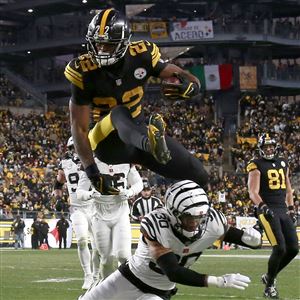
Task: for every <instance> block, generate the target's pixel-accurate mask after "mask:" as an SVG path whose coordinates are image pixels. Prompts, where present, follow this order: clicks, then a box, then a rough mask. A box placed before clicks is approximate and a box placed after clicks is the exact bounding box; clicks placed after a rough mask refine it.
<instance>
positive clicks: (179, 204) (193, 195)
mask: <svg viewBox="0 0 300 300" xmlns="http://www.w3.org/2000/svg"><path fill="white" fill-rule="evenodd" d="M165 205H166V208H167V210H168V212H169V214H170V219H171V224H172V227H173V228H174V229H175V230H176V231H177V232H179V233H180V234H181V235H183V236H185V237H186V238H189V239H193V240H195V239H198V238H200V237H201V236H202V234H203V233H204V230H205V228H206V226H207V221H208V218H209V210H210V205H209V201H208V198H207V195H206V193H205V191H204V190H203V189H202V188H201V187H200V186H199V185H198V184H197V183H195V182H193V181H191V180H182V181H179V182H176V183H175V184H173V185H171V186H170V187H169V188H168V190H167V192H166V194H165Z"/></svg>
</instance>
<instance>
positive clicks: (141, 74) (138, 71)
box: [134, 68, 147, 79]
mask: <svg viewBox="0 0 300 300" xmlns="http://www.w3.org/2000/svg"><path fill="white" fill-rule="evenodd" d="M146 75H147V71H146V70H145V69H144V68H137V69H135V71H134V77H135V78H136V79H143V78H145V76H146Z"/></svg>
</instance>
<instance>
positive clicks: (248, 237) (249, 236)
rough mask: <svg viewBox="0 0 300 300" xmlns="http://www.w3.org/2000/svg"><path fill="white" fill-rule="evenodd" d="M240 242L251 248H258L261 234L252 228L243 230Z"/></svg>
mask: <svg viewBox="0 0 300 300" xmlns="http://www.w3.org/2000/svg"><path fill="white" fill-rule="evenodd" d="M241 240H242V241H243V242H244V243H245V244H247V245H249V246H252V247H258V246H259V245H260V244H261V234H260V232H259V231H258V230H256V229H255V228H253V227H250V228H247V229H245V230H244V233H243V235H242V238H241Z"/></svg>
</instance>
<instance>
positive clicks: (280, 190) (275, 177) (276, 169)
mask: <svg viewBox="0 0 300 300" xmlns="http://www.w3.org/2000/svg"><path fill="white" fill-rule="evenodd" d="M246 169H247V172H248V173H250V172H251V171H253V170H258V171H259V172H260V188H259V195H260V196H261V198H262V199H263V201H264V202H265V203H266V204H267V205H268V206H270V207H271V208H286V204H285V195H286V174H287V169H288V162H287V160H286V159H284V158H282V157H278V158H276V159H272V160H268V159H264V158H259V159H253V160H251V161H250V162H249V163H248V165H247V168H246Z"/></svg>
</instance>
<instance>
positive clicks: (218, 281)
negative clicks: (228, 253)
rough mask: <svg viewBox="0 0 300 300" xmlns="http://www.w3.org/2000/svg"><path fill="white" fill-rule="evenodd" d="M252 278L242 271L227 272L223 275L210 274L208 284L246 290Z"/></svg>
mask: <svg viewBox="0 0 300 300" xmlns="http://www.w3.org/2000/svg"><path fill="white" fill-rule="evenodd" d="M250 282H251V280H250V278H249V277H247V276H244V275H241V274H240V273H236V274H225V275H223V276H219V277H216V276H208V278H207V285H208V286H217V287H219V288H234V289H238V290H244V289H245V288H246V287H248V283H250Z"/></svg>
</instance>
